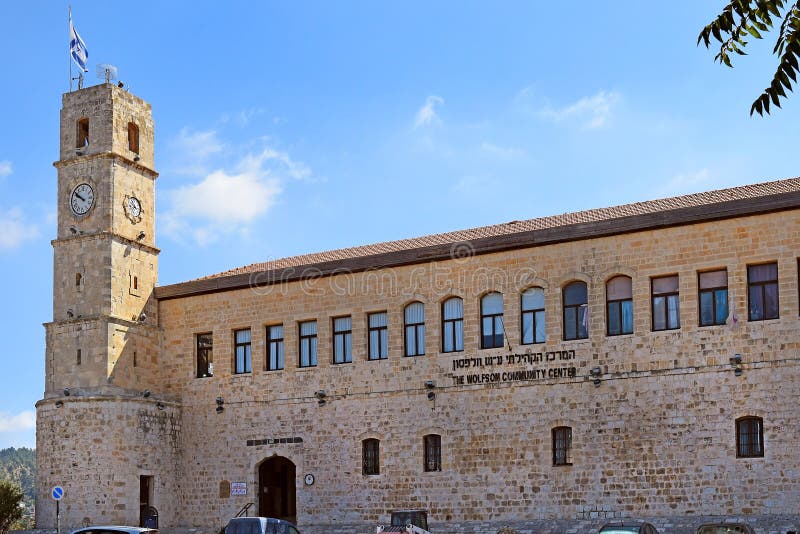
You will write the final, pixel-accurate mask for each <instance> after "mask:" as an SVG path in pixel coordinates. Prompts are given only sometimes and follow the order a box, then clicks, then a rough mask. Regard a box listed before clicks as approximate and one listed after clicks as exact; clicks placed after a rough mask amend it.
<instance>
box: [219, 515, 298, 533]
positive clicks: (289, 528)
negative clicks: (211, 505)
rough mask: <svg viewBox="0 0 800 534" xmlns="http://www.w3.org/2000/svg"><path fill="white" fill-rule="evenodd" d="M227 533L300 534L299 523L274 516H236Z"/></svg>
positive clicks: (229, 522) (229, 523)
mask: <svg viewBox="0 0 800 534" xmlns="http://www.w3.org/2000/svg"><path fill="white" fill-rule="evenodd" d="M225 534H300V531H299V530H298V529H297V525H295V524H294V523H290V522H289V521H286V520H285V519H275V518H274V517H234V518H233V519H231V520H230V521H228V525H227V526H226V527H225Z"/></svg>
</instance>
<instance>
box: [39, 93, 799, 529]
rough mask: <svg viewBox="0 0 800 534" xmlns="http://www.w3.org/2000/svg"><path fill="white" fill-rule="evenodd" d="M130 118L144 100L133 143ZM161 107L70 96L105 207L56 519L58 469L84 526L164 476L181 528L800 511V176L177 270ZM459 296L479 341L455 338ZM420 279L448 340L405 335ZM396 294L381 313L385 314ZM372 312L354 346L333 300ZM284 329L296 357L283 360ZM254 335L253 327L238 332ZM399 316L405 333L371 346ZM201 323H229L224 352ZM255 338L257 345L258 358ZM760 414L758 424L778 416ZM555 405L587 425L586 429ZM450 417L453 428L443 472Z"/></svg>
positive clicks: (77, 159)
mask: <svg viewBox="0 0 800 534" xmlns="http://www.w3.org/2000/svg"><path fill="white" fill-rule="evenodd" d="M75 110H77V111H75ZM84 116H88V117H89V118H90V128H92V129H91V130H90V132H95V131H96V130H95V129H93V126H92V125H94V124H95V123H99V124H100V126H99V127H98V128H97V131H98V132H100V133H98V134H97V135H98V136H100V138H99V139H98V140H97V141H96V142H93V143H90V144H89V146H90V147H95V146H97V147H99V148H97V152H95V153H91V152H90V153H88V154H82V155H75V154H74V152H75V150H74V148H73V145H74V144H75V143H74V140H73V138H72V137H70V136H72V135H73V133H72V132H73V131H74V128H75V126H74V124H75V122H76V121H78V120H80V119H81V118H82V117H84ZM130 122H134V123H136V124H139V125H140V126H139V132H140V136H141V137H140V143H141V148H140V149H139V150H140V152H139V153H137V154H135V155H134V154H131V153H130V151H129V150H128V148H129V145H126V144H125V142H126V141H125V135H123V133H124V134H126V135H127V132H128V126H127V124H128V123H130ZM106 126H108V127H106ZM152 132H153V123H152V118H151V117H150V107H149V104H146V103H144V102H143V101H140V100H138V99H137V98H136V97H133V96H132V95H130V94H128V93H127V92H125V91H122V90H121V89H119V88H116V87H114V86H110V85H107V84H105V85H101V86H97V87H93V88H88V89H84V90H81V91H77V92H75V93H70V94H67V95H65V99H64V110H63V111H62V141H61V146H62V154H61V160H60V161H59V162H57V163H56V167H57V168H58V171H59V202H62V200H63V199H64V198H66V197H68V196H69V193H70V191H72V190H73V188H74V187H75V184H77V183H79V182H81V181H82V180H83V181H85V180H88V179H89V178H91V180H92V183H93V184H94V186H95V190H96V191H98V193H99V195H98V201H97V205H96V206H95V207H94V208H93V210H92V211H90V213H89V214H87V215H86V216H82V217H75V216H74V215H73V214H71V213H70V212H69V206H68V205H64V206H61V204H60V205H59V234H58V239H56V240H55V241H54V242H53V243H54V254H55V281H54V310H53V315H54V318H53V321H52V322H51V323H48V324H47V325H46V331H47V354H46V358H47V362H48V363H47V376H46V390H45V395H44V398H43V399H42V400H41V401H40V402H39V403H38V404H37V410H38V412H37V464H38V470H37V488H38V489H37V491H38V499H37V528H42V529H48V528H53V527H54V526H55V525H54V518H55V513H54V505H53V502H52V500H50V499H49V490H50V488H51V487H52V486H53V485H56V484H61V485H63V486H64V487H65V490H66V495H67V496H68V498H65V500H64V502H63V504H62V508H61V513H62V526H68V527H77V526H81V525H83V524H101V523H105V524H108V523H123V524H139V521H140V519H141V516H140V511H141V505H142V504H143V503H144V502H145V501H146V504H148V505H149V506H152V507H154V508H155V509H157V510H158V516H159V527H160V528H161V530H162V531H164V532H182V533H183V532H202V533H208V534H211V533H212V532H216V531H218V530H219V528H220V527H221V526H223V525H224V524H225V522H226V521H227V519H228V518H230V517H232V516H233V515H234V514H235V513H236V512H237V511H239V510H240V509H241V508H242V507H243V506H245V505H247V503H251V502H252V503H254V505H253V507H252V508H251V509H250V513H251V515H256V514H258V513H259V511H260V510H261V511H263V510H273V509H274V510H283V511H284V513H283V514H281V515H283V516H284V517H287V518H290V519H292V520H294V521H296V522H297V524H298V526H299V527H300V529H301V531H302V532H303V533H304V534H307V533H312V534H322V533H332V534H338V533H344V532H363V533H367V532H374V529H375V526H376V525H377V524H378V523H380V522H384V523H385V522H386V521H387V520H388V517H389V513H390V512H391V511H392V510H396V509H404V508H411V509H417V508H421V509H425V510H427V511H428V514H429V522H430V525H431V530H432V531H434V532H439V533H442V532H450V533H458V532H464V533H495V532H497V531H498V530H500V529H501V528H503V527H505V526H508V527H510V528H513V529H516V530H517V531H518V532H520V533H526V534H527V533H531V532H542V533H549V532H595V531H596V529H597V528H599V526H600V525H602V524H603V522H605V521H610V520H619V519H621V518H641V519H648V520H650V521H652V522H653V523H654V524H655V525H656V526H658V527H659V529H660V531H662V532H678V533H683V532H686V533H689V532H693V528H694V527H696V526H697V525H699V524H701V523H702V522H708V521H711V520H723V519H724V520H727V521H740V522H748V523H750V524H751V525H753V526H754V527H756V528H757V532H764V533H766V532H770V533H771V532H775V533H781V534H785V533H787V532H792V531H797V530H798V527H800V506H799V505H798V502H800V453H798V448H797V446H796V436H797V433H798V431H800V410H799V409H798V403H799V402H800V385H799V384H800V376H799V375H800V366H798V361H799V360H798V358H799V357H800V338H799V337H798V332H800V295H799V291H798V290H799V289H800V288H799V286H798V270H799V268H798V266H799V263H798V258H800V180H797V179H795V180H785V181H782V182H773V183H771V184H760V185H757V186H745V187H744V188H734V189H732V190H728V191H725V192H711V193H708V194H704V195H698V196H694V197H685V198H684V197H681V198H678V199H667V200H665V201H663V202H661V201H658V202H660V203H657V202H654V203H650V204H648V203H644V204H642V205H631V206H623V207H620V208H609V209H608V210H610V211H609V212H608V213H607V214H603V213H605V212H603V213H600V214H599V215H598V213H599V212H598V213H595V212H583V213H581V214H574V217H573V216H572V215H570V216H564V217H565V218H564V220H563V221H562V220H561V219H558V220H557V221H556V222H555V223H553V224H550V223H548V224H550V226H543V225H544V222H542V221H544V219H542V220H532V221H526V222H523V223H519V224H520V225H522V226H525V225H528V226H525V228H528V227H531V228H535V229H533V230H525V231H521V230H519V229H518V228H517V227H516V226H515V225H514V224H513V223H512V224H510V225H509V226H508V228H507V229H504V228H502V227H500V228H499V229H498V228H497V227H491V228H487V229H475V230H474V231H465V232H464V233H462V234H459V235H458V236H455V237H453V238H450V237H448V235H445V236H444V237H442V236H430V238H421V240H420V241H419V242H417V241H414V240H409V242H408V243H404V244H401V245H397V243H396V242H393V243H387V244H381V245H375V246H374V250H373V249H372V248H369V247H367V249H368V250H366V251H365V250H361V249H351V250H347V251H332V252H331V253H323V254H321V255H318V256H315V255H310V256H308V257H302V258H294V259H293V258H289V259H286V260H285V261H284V260H281V261H284V263H281V262H280V261H279V262H277V263H276V265H272V266H266V267H265V266H251V267H249V268H242V269H239V270H235V271H232V272H230V273H223V274H220V275H215V276H211V277H207V278H205V279H201V280H197V281H190V282H185V283H182V284H176V285H173V286H163V287H156V283H157V268H158V265H157V255H158V249H156V248H155V236H154V229H155V221H154V215H153V210H154V202H155V191H154V179H155V177H156V173H155V171H153V170H152V169H153V153H152V139H153V134H152ZM106 141H108V142H107V143H106ZM104 143H106V144H104ZM136 156H138V159H137V157H136ZM87 176H88V177H89V178H87ZM131 196H135V197H136V198H138V199H139V200H141V201H142V205H143V207H145V208H146V209H143V211H142V216H141V219H140V220H135V218H131V217H130V216H126V213H125V211H124V205H125V203H126V202H127V199H128V198H130V197H131ZM614 210H617V211H614ZM647 210H650V211H647ZM609 213H610V214H611V215H609ZM614 214H616V215H614ZM612 215H613V216H612ZM559 221H561V222H559ZM537 225H538V226H537ZM71 227H74V228H75V229H76V231H75V232H73V231H72V230H70V228H71ZM142 232H143V233H144V234H145V235H144V237H139V236H140V234H141V233H142ZM470 232H472V233H470ZM393 247H394V248H393ZM762 265H767V266H770V268H773V267H774V269H775V270H776V272H777V279H776V280H775V281H774V284H773V285H771V286H770V289H767V290H765V291H768V292H769V291H772V290H773V286H774V289H775V290H777V297H778V300H777V306H776V307H775V310H774V311H775V313H776V315H777V316H776V317H774V318H769V319H764V320H761V319H760V318H758V317H754V316H753V313H754V311H753V310H754V306H755V307H757V306H756V300H755V299H757V295H756V289H755V288H756V286H758V288H759V289H758V290H759V291H760V288H761V287H762V286H759V285H758V283H759V282H758V280H755V279H754V278H753V276H755V275H752V273H754V272H755V271H753V270H752V268H753V267H755V266H762ZM706 272H724V273H725V286H724V290H725V295H726V297H727V298H726V300H727V308H728V309H727V313H726V314H725V317H723V319H724V320H723V321H716V322H718V323H720V324H715V325H710V326H700V316H701V309H700V304H699V303H700V301H701V295H700V292H701V287H700V283H699V277H700V274H701V273H706ZM76 273H85V274H82V276H81V277H80V279H81V281H82V283H83V285H82V286H81V284H80V283H76V276H75V274H76ZM749 273H751V274H750V275H749ZM134 274H135V276H136V277H137V280H138V286H137V288H136V290H135V291H133V290H132V289H131V280H132V278H131V277H132V276H133V275H134ZM616 277H627V278H625V280H629V281H630V289H631V294H630V298H629V305H630V308H629V309H630V310H632V322H631V323H630V325H631V330H630V332H629V333H621V334H620V335H609V333H610V327H609V313H611V312H609V309H610V308H609V306H610V304H609V292H608V291H609V290H608V287H609V286H608V283H609V281H611V280H613V279H615V278H616ZM663 277H677V281H678V283H677V286H676V287H675V288H674V289H673V290H672V291H671V293H670V295H671V297H670V298H671V302H673V303H676V302H677V303H678V308H677V310H676V312H675V314H674V316H672V317H671V318H670V320H671V321H675V320H677V321H679V322H678V323H677V324H675V323H670V328H669V329H663V330H658V329H657V328H656V326H655V325H656V321H657V318H656V315H657V312H656V311H654V308H656V307H657V306H656V305H655V304H654V298H655V297H654V287H657V286H656V285H654V284H657V283H658V282H654V281H658V280H659V279H661V278H663ZM576 282H579V283H582V284H584V285H583V287H585V288H586V291H587V293H586V300H585V303H584V304H583V305H582V308H581V309H580V311H579V312H576V313H577V315H576V317H578V318H579V320H580V324H577V325H576V324H575V323H573V326H574V327H575V328H576V329H577V331H581V330H582V329H585V331H586V333H587V335H586V337H585V338H581V339H568V340H565V337H576V336H569V335H565V331H567V330H569V326H568V325H567V322H568V321H567V320H565V317H567V316H566V315H565V307H568V306H570V305H571V303H570V302H567V301H566V300H565V288H567V287H569V286H570V285H571V284H574V283H576ZM530 288H540V289H541V290H542V294H543V295H544V306H543V312H542V313H543V317H544V325H545V326H544V329H543V330H542V331H541V334H542V335H544V337H545V339H544V341H543V342H541V343H533V344H522V332H523V329H524V328H523V322H524V319H523V310H522V295H523V293H524V292H525V291H526V290H528V289H530ZM718 289H719V288H718ZM769 294H770V295H772V293H769ZM487 295H491V296H493V298H495V299H496V298H497V295H500V297H501V300H502V306H501V307H500V312H499V315H498V314H495V315H494V316H493V317H492V318H491V319H489V321H490V323H491V324H495V325H500V331H499V333H500V335H501V336H502V338H501V340H502V342H501V343H499V344H498V343H495V342H494V341H493V342H492V343H490V344H494V345H497V346H494V347H493V348H481V347H482V340H485V333H486V332H485V331H484V325H486V324H487V322H486V321H487V319H486V317H487V313H486V311H485V310H482V307H481V306H482V302H484V303H485V302H487V300H486V297H487ZM454 297H457V298H459V299H461V303H462V306H463V314H462V318H461V320H462V325H463V336H462V338H461V340H462V341H463V350H457V351H449V352H446V351H445V350H444V347H445V346H446V345H447V343H446V342H445V340H444V339H443V332H444V331H445V327H444V321H445V318H444V316H443V313H444V306H445V305H444V303H445V302H446V301H449V300H450V299H453V298H454ZM412 303H421V310H422V311H423V312H424V319H423V321H422V324H424V334H422V337H421V338H417V339H419V340H420V341H421V345H420V346H419V348H420V349H422V348H423V347H424V350H418V351H417V352H424V354H419V355H415V356H406V355H405V354H406V353H407V352H408V348H407V342H406V330H407V321H406V318H407V317H406V310H407V307H408V306H409V305H410V304H412ZM66 310H70V311H71V314H72V315H71V316H68V315H66ZM381 313H385V318H386V322H385V324H386V328H385V330H383V331H382V332H383V333H381V334H376V330H375V328H374V325H373V328H370V322H369V321H370V319H369V318H370V315H372V314H381ZM498 316H499V319H497V317H498ZM143 317H144V318H143ZM346 317H349V318H350V321H349V330H348V331H347V335H348V336H349V338H348V339H349V346H350V347H351V350H350V352H349V358H344V359H345V360H346V361H345V362H343V363H334V360H335V358H334V353H335V352H336V351H337V349H336V348H335V347H334V339H336V338H337V336H336V333H335V332H334V324H335V323H336V320H337V319H341V318H346ZM537 317H539V318H541V316H537ZM570 317H572V316H570ZM537 320H538V319H537ZM311 321H315V322H316V337H315V339H314V341H315V343H316V356H317V364H316V365H314V366H305V367H304V366H301V365H300V359H301V358H300V352H301V346H303V343H304V341H303V340H301V338H300V334H301V327H300V325H301V324H302V323H308V322H311ZM492 321H493V322H492ZM276 326H281V327H282V332H281V338H280V343H281V349H282V355H283V361H282V366H280V367H281V368H279V369H271V368H270V364H269V363H268V360H269V358H268V355H269V354H270V350H271V347H272V350H274V348H275V347H276V346H277V345H276V343H277V341H276V339H275V338H274V336H273V337H268V331H273V330H270V328H271V327H276ZM237 332H248V333H249V336H248V339H249V341H247V342H246V344H245V343H243V342H242V341H241V339H240V340H239V342H238V344H237ZM495 333H496V334H497V333H498V332H497V331H496V332H495ZM340 334H341V332H340ZM342 335H343V334H342ZM376 335H383V336H384V337H382V338H381V339H382V340H383V341H382V343H384V342H385V343H386V350H385V352H383V353H379V354H380V355H381V357H380V358H378V359H371V358H370V355H371V354H372V355H373V356H374V355H375V354H374V353H372V352H371V351H370V348H371V347H370V343H373V344H374V343H375V340H376V339H377V338H376V337H375V336H376ZM199 337H202V338H203V339H206V340H208V339H210V340H213V349H212V350H211V351H210V357H211V358H212V359H213V368H212V369H208V371H209V372H201V371H205V370H206V369H200V365H201V363H200V361H199V360H200V359H201V358H200V357H199V356H200V355H199V354H198V350H199V349H198V338H199ZM577 337H581V336H577ZM495 339H496V338H495ZM458 348H459V349H462V347H458ZM78 349H80V354H81V358H80V360H78V359H77V358H76V351H78ZM237 353H238V354H240V355H241V354H249V358H250V365H246V366H244V367H240V368H239V369H237V363H236V362H237ZM384 356H385V357H384ZM240 363H241V362H240ZM272 367H274V365H273V366H272ZM237 371H240V372H237ZM203 375H210V376H203ZM743 418H744V419H743ZM748 418H749V419H748ZM741 421H758V422H759V423H758V424H759V425H760V426H759V431H760V434H757V437H756V434H753V435H752V436H751V435H750V434H746V432H745V430H743V429H746V428H752V427H746V426H741ZM557 429H566V430H568V432H569V434H568V435H569V442H568V445H567V446H566V449H564V448H563V447H565V445H564V443H562V442H559V444H558V445H557V444H556V439H555V437H554V436H555V435H556V432H555V431H556V430H557ZM737 429H738V430H739V431H741V434H742V435H741V436H740V435H739V433H737ZM559 431H561V430H559ZM559 435H561V434H559ZM426 436H437V437H438V440H440V441H438V443H439V449H438V450H437V451H435V452H436V453H437V454H439V457H438V458H437V460H438V462H434V464H433V465H435V467H434V468H433V469H429V467H430V465H431V464H426V457H428V455H429V454H433V453H431V452H430V450H429V449H428V447H427V445H426V441H425V440H426ZM748 436H749V437H748ZM376 441H377V443H378V447H379V449H378V450H379V456H378V457H377V459H374V460H369V461H368V460H367V459H366V456H367V454H366V452H365V451H366V444H367V443H368V442H369V443H375V442H376ZM744 442H746V444H747V445H748V446H753V445H754V443H755V446H757V448H758V449H759V450H756V453H759V452H760V454H749V453H748V451H749V452H753V450H751V449H742V447H743V445H742V443H744ZM556 449H558V451H560V452H557V451H556ZM743 451H744V452H745V454H743ZM560 453H564V454H565V455H564V456H559V454H560ZM368 465H369V467H367V466H368ZM274 466H278V467H274ZM266 467H269V468H268V469H267V468H266ZM366 472H369V473H370V474H365V473H366ZM287 473H288V474H287ZM308 475H310V477H309V476H308ZM145 480H146V481H147V482H144V481H145ZM276 480H278V481H277V482H276ZM143 485H144V486H143ZM142 487H146V488H147V491H149V494H148V495H143V491H142ZM288 501H291V502H290V503H289V502H288ZM267 503H269V504H267ZM276 503H277V504H276ZM270 506H275V508H270Z"/></svg>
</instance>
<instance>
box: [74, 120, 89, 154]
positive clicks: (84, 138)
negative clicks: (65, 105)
mask: <svg viewBox="0 0 800 534" xmlns="http://www.w3.org/2000/svg"><path fill="white" fill-rule="evenodd" d="M85 146H89V119H88V118H86V117H83V118H81V119H78V122H77V123H76V135H75V148H83V147H85Z"/></svg>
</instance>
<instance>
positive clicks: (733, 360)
mask: <svg viewBox="0 0 800 534" xmlns="http://www.w3.org/2000/svg"><path fill="white" fill-rule="evenodd" d="M740 363H742V355H741V354H734V355H733V357H731V364H733V365H739V364H740Z"/></svg>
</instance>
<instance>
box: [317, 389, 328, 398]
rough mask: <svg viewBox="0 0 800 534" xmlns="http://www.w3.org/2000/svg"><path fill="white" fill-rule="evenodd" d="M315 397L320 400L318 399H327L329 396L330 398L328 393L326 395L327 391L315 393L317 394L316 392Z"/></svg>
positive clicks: (322, 390)
mask: <svg viewBox="0 0 800 534" xmlns="http://www.w3.org/2000/svg"><path fill="white" fill-rule="evenodd" d="M314 396H315V397H316V398H318V399H324V398H325V397H327V396H328V394H327V393H325V390H324V389H320V390H319V391H315V392H314Z"/></svg>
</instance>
